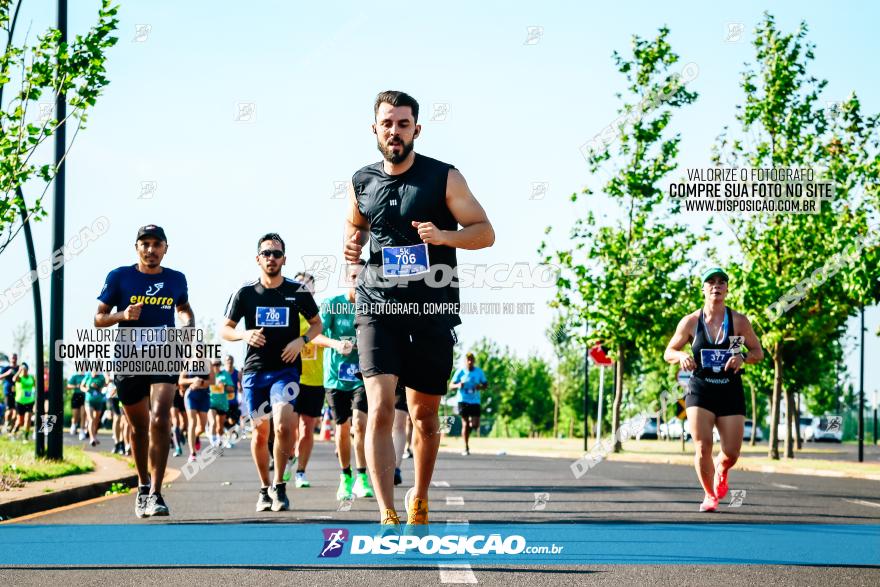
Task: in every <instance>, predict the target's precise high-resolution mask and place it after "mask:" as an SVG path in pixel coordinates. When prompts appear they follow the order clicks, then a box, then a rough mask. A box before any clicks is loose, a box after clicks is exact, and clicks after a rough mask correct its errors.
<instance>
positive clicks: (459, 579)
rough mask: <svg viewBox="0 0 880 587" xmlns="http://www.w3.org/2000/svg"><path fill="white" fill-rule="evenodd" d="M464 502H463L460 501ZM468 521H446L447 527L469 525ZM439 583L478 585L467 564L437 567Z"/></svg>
mask: <svg viewBox="0 0 880 587" xmlns="http://www.w3.org/2000/svg"><path fill="white" fill-rule="evenodd" d="M462 501H464V500H462ZM469 524H470V522H469V521H468V520H461V519H459V520H446V525H447V526H456V525H469ZM439 567H440V582H441V583H447V584H449V583H466V584H472V585H475V584H477V583H479V581H477V577H476V575H474V571H473V569H471V566H470V565H468V564H464V565H439Z"/></svg>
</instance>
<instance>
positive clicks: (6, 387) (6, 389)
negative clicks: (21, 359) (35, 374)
mask: <svg viewBox="0 0 880 587" xmlns="http://www.w3.org/2000/svg"><path fill="white" fill-rule="evenodd" d="M16 371H18V367H13V366H12V365H6V366H4V367H0V375H6V373H10V375H9V376H8V377H6V379H4V380H3V393H4V394H6V395H10V394H12V393H13V392H14V391H15V384H14V383H13V382H12V376H13V375H15V372H16Z"/></svg>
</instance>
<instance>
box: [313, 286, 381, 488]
mask: <svg viewBox="0 0 880 587" xmlns="http://www.w3.org/2000/svg"><path fill="white" fill-rule="evenodd" d="M354 310H355V305H354V288H350V289H349V290H348V292H347V293H346V294H343V295H339V296H336V297H333V298H330V299H328V300H325V301H324V303H322V304H321V323H322V324H323V325H324V331H323V332H322V334H321V336H318V337H315V344H317V345H319V346H323V347H325V348H326V349H327V351H326V352H325V353H324V387H325V388H326V389H327V403H328V404H330V409H332V410H333V418H334V420H335V421H336V453H337V455H338V457H339V466H340V467H341V468H342V474H341V475H340V478H339V489H338V490H337V491H336V499H338V500H344V499H351V497H352V495H354V496H356V497H373V495H374V493H373V487H372V485H371V484H370V478H369V477H368V476H367V458H366V454H365V453H364V447H365V444H364V436H365V434H366V430H367V393H366V391H365V390H364V382H363V380H362V379H358V378H357V374H358V373H359V372H360V368H359V366H358V354H357V349H356V348H355V342H356V332H355V325H354ZM352 420H353V421H354V427H353V429H352V425H351V423H352ZM352 431H353V432H354V452H355V463H356V465H357V472H358V474H357V478H356V479H355V478H354V476H353V475H352V471H351V432H352Z"/></svg>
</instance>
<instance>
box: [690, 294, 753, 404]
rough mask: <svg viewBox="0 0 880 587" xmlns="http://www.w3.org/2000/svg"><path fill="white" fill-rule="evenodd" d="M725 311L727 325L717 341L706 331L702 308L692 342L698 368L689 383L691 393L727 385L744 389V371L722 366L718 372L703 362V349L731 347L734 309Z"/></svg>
mask: <svg viewBox="0 0 880 587" xmlns="http://www.w3.org/2000/svg"><path fill="white" fill-rule="evenodd" d="M724 312H725V316H726V318H727V319H726V320H725V322H726V323H727V326H726V328H725V329H724V336H723V337H721V338H720V341H721V342H716V341H715V340H714V339H713V337H712V333H710V332H706V323H705V321H704V319H703V310H700V317H699V318H698V319H697V327H696V328H694V340H693V342H692V343H691V350H692V351H693V353H694V362H695V363H696V364H697V368H696V369H695V370H694V372H693V374H692V375H691V378H690V381H689V383H688V392H689V393H703V392H706V391H714V390H719V389H722V388H727V387H732V388H734V389H742V371H740V372H739V373H734V372H733V371H729V370H728V371H726V370H724V368H723V366H722V367H721V369H720V370H719V371H717V372H716V371H715V370H714V369H713V368H712V367H710V366H704V365H703V362H702V355H703V352H702V351H703V350H707V351H727V350H729V349H730V337H731V336H734V334H735V333H734V329H733V311H732V310H731V309H730V308H725V309H724ZM719 356H720V355H719ZM725 362H726V361H725Z"/></svg>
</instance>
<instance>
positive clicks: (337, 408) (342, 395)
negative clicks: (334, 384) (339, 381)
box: [327, 387, 367, 424]
mask: <svg viewBox="0 0 880 587" xmlns="http://www.w3.org/2000/svg"><path fill="white" fill-rule="evenodd" d="M327 403H328V404H329V405H330V410H331V411H332V412H333V419H334V420H335V421H336V423H337V424H345V423H346V422H348V421H349V420H350V419H351V414H352V411H353V410H360V411H361V412H363V413H365V414H366V413H367V391H366V390H365V389H364V388H363V387H358V388H356V389H355V390H354V391H343V390H341V389H327Z"/></svg>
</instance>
